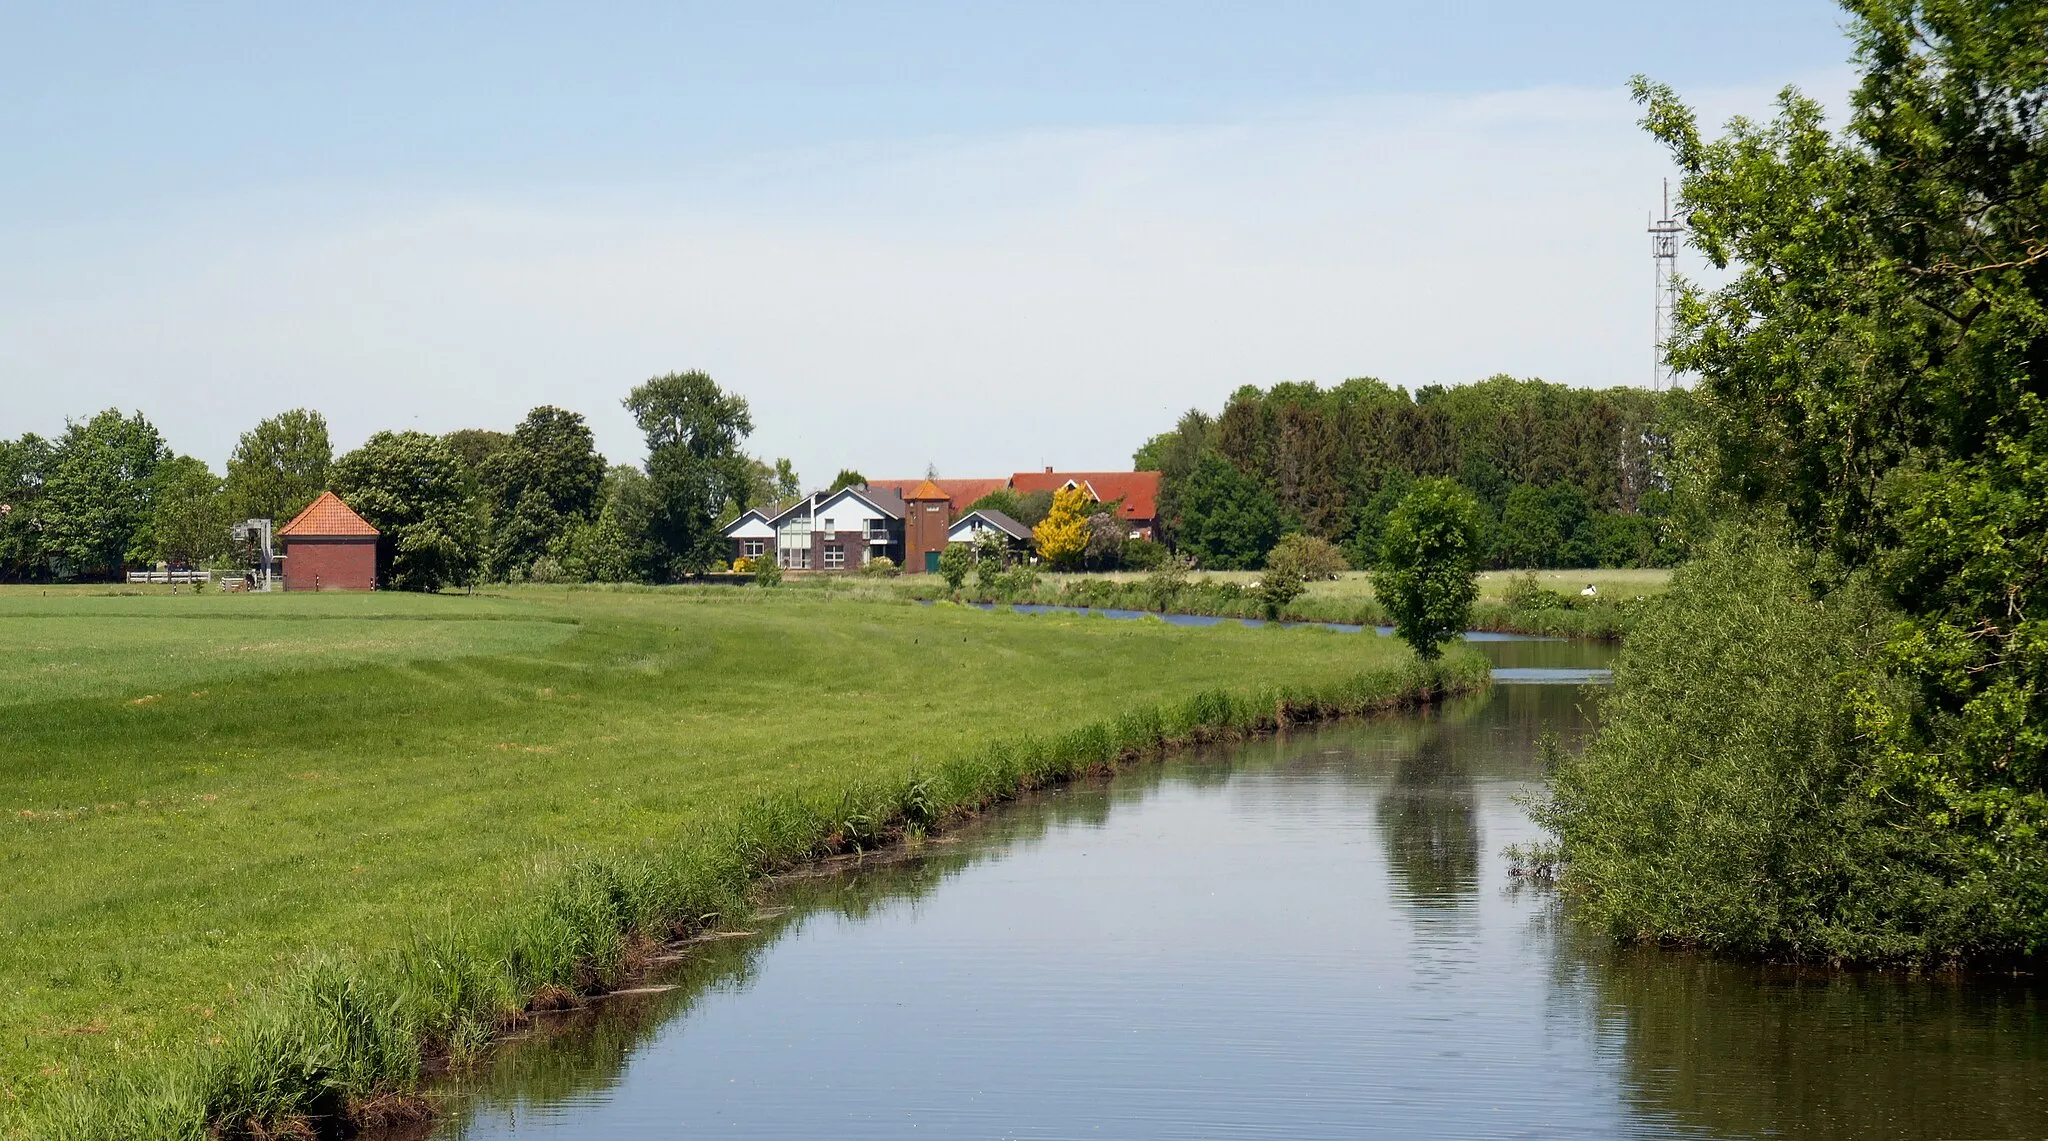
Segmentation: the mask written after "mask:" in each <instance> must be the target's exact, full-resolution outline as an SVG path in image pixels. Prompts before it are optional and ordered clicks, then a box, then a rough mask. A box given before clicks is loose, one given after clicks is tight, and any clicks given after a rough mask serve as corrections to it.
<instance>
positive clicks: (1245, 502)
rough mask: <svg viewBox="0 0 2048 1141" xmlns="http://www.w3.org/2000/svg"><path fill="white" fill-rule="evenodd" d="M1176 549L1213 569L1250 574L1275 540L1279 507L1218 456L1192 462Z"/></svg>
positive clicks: (1247, 477) (1270, 497)
mask: <svg viewBox="0 0 2048 1141" xmlns="http://www.w3.org/2000/svg"><path fill="white" fill-rule="evenodd" d="M1179 507H1180V523H1179V544H1180V549H1181V550H1183V551H1186V552H1187V553H1188V554H1190V555H1193V556H1194V558H1195V560H1196V561H1197V562H1198V563H1200V564H1201V565H1202V566H1204V567H1207V568H1209V569H1211V570H1251V569H1255V568H1257V567H1258V566H1259V565H1260V564H1261V563H1262V562H1263V561H1264V560H1265V557H1266V552H1267V551H1269V550H1271V549H1272V548H1273V544H1274V543H1275V542H1277V541H1279V538H1280V531H1281V519H1280V507H1279V505H1278V504H1277V503H1275V502H1274V501H1273V496H1272V494H1271V493H1270V492H1268V491H1267V490H1266V489H1265V488H1264V487H1262V486H1261V485H1260V484H1259V483H1258V481H1257V480H1254V479H1252V478H1251V477H1250V476H1247V475H1246V474H1244V473H1243V472H1242V471H1239V470H1238V468H1237V465H1236V464H1233V463H1231V462H1230V461H1229V460H1227V459H1224V458H1223V457H1222V456H1218V455H1213V454H1212V455H1206V456H1203V457H1202V458H1201V459H1200V460H1199V461H1197V462H1196V464H1195V468H1194V470H1193V471H1192V472H1191V473H1190V474H1189V476H1188V480H1187V483H1186V485H1185V486H1184V488H1183V489H1182V491H1181V495H1180V503H1179Z"/></svg>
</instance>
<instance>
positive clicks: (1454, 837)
mask: <svg viewBox="0 0 2048 1141" xmlns="http://www.w3.org/2000/svg"><path fill="white" fill-rule="evenodd" d="M1445 737H1446V735H1445V734H1442V733H1429V734H1425V735H1424V736H1423V737H1422V739H1421V740H1420V741H1418V742H1416V746H1415V748H1414V750H1413V751H1412V752H1410V753H1408V755H1406V756H1404V757H1402V758H1401V760H1400V761H1399V762H1398V763H1397V764H1396V765H1395V767H1394V777H1393V780H1391V781H1389V782H1388V783H1387V790H1386V792H1385V793H1384V794H1383V795H1381V797H1380V801H1379V809H1378V813H1377V822H1378V824H1379V833H1380V840H1381V842H1382V843H1384V844H1385V845H1386V849H1387V871H1388V872H1389V873H1390V874H1391V875H1392V876H1393V880H1394V888H1395V890H1394V896H1395V898H1396V899H1397V900H1399V901H1400V902H1401V903H1402V904H1403V905H1406V906H1411V907H1421V908H1435V909H1448V908H1455V907H1457V906H1459V905H1460V904H1465V903H1470V902H1471V901H1472V898H1473V897H1474V896H1476V895H1477V894H1478V893H1479V796H1478V787H1477V786H1476V785H1475V784H1474V783H1473V781H1472V775H1471V773H1469V772H1467V771H1466V769H1465V765H1464V762H1463V760H1462V759H1461V758H1460V757H1459V756H1458V754H1457V753H1456V752H1455V751H1454V750H1451V749H1449V748H1447V747H1446V740H1445Z"/></svg>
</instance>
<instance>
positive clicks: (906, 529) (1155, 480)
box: [724, 468, 1159, 574]
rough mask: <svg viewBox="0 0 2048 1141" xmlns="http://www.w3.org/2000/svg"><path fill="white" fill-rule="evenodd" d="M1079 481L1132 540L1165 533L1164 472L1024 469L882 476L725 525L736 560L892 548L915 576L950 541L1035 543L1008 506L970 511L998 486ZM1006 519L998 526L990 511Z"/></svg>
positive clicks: (1054, 487)
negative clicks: (975, 515) (989, 535)
mask: <svg viewBox="0 0 2048 1141" xmlns="http://www.w3.org/2000/svg"><path fill="white" fill-rule="evenodd" d="M1068 487H1078V488H1081V489H1082V490H1084V491H1086V492H1087V493H1088V494H1089V495H1091V496H1093V497H1094V498H1095V500H1096V502H1098V503H1114V504H1116V505H1117V508H1116V511H1117V517H1118V518H1119V519H1121V520H1122V521H1123V523H1124V525H1125V526H1126V527H1127V528H1128V529H1129V532H1130V537H1131V538H1133V539H1152V538H1156V537H1157V535H1158V529H1159V473H1158V472H1156V471H1071V472H1066V471H1054V470H1053V469H1052V468H1046V469H1045V470H1044V471H1020V472H1017V473H1016V474H1014V475H1012V476H1010V477H1009V478H1008V479H877V480H870V481H868V482H867V483H866V484H864V485H862V486H860V487H858V488H847V489H845V490H842V491H839V492H836V493H833V494H831V495H826V494H824V493H822V492H820V493H816V494H812V495H808V496H805V497H804V498H802V499H800V500H798V501H797V502H796V503H795V504H793V505H791V506H789V507H786V508H784V509H783V510H782V511H780V512H779V513H775V514H770V513H769V512H766V511H759V510H754V511H747V512H745V513H743V514H741V515H740V517H739V518H737V519H734V520H733V521H732V522H731V523H728V524H727V525H726V527H725V531H724V534H725V538H726V539H727V540H728V541H729V542H730V543H731V544H732V557H733V558H734V559H740V558H747V559H754V558H765V557H767V556H768V555H769V554H770V553H771V552H772V553H773V554H774V556H775V560H776V563H777V564H778V565H780V566H782V567H784V568H785V569H788V570H799V571H802V570H829V571H853V570H859V569H860V568H861V567H862V566H864V565H866V563H867V561H868V560H870V559H872V558H875V557H877V556H884V555H886V556H887V557H889V558H890V559H892V560H895V561H896V562H898V563H899V564H900V565H901V566H902V567H903V569H904V570H906V571H909V572H910V573H912V574H923V573H931V572H933V571H936V570H938V568H939V555H940V554H941V553H943V552H944V551H945V549H946V547H947V545H948V544H949V543H959V542H971V541H973V538H974V536H975V535H977V534H979V533H980V532H981V531H984V530H988V529H991V528H993V529H994V530H998V531H1001V532H1003V533H1004V535H1005V536H1007V538H1008V539H1009V540H1010V541H1012V542H1014V543H1017V544H1019V545H1020V546H1021V545H1026V544H1027V542H1028V536H1029V534H1030V530H1029V528H1026V527H1023V526H1022V525H1021V524H1018V523H1017V522H1016V521H1014V520H1012V519H1011V518H1010V517H1009V516H1007V515H1003V514H1002V513H1001V512H982V513H980V518H979V519H978V520H977V522H976V524H975V525H974V526H969V527H964V528H963V527H956V526H955V523H956V522H958V523H966V522H967V520H966V519H965V518H963V517H962V516H963V513H965V512H966V509H967V508H968V507H969V506H970V505H971V504H973V503H974V502H975V501H976V500H978V499H980V498H982V497H983V496H985V495H987V494H989V493H990V492H993V491H1002V490H1010V491H1014V492H1017V493H1018V494H1019V495H1030V494H1032V493H1034V492H1040V491H1043V492H1058V491H1060V490H1062V489H1063V488H1068ZM991 518H994V519H998V520H1000V523H999V524H996V523H991V522H990V519H991Z"/></svg>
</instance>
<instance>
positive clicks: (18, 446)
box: [0, 432, 56, 580]
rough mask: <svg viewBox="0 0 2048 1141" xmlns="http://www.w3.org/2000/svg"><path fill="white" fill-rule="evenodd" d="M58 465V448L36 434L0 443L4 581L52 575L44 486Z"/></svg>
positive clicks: (0, 548)
mask: <svg viewBox="0 0 2048 1141" xmlns="http://www.w3.org/2000/svg"><path fill="white" fill-rule="evenodd" d="M55 463H56V450H55V448H53V447H52V446H51V444H50V442H49V441H48V440H45V439H43V438H42V437H41V436H38V435H36V434H35V433H33V432H28V433H24V434H23V435H22V436H21V438H20V439H17V440H0V579H16V580H18V579H25V578H41V577H42V576H44V575H45V574H47V573H48V572H49V561H48V554H47V549H46V547H45V544H44V528H45V524H44V521H43V506H44V505H43V485H44V483H45V482H46V481H47V480H48V479H49V476H50V470H51V468H52V467H54V466H55Z"/></svg>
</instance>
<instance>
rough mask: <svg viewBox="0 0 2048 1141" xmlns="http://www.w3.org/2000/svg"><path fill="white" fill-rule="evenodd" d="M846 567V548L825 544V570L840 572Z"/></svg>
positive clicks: (835, 544)
mask: <svg viewBox="0 0 2048 1141" xmlns="http://www.w3.org/2000/svg"><path fill="white" fill-rule="evenodd" d="M845 566H846V548H845V547H842V546H840V545H839V544H838V543H827V544H825V569H826V570H841V569H844V568H845Z"/></svg>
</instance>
